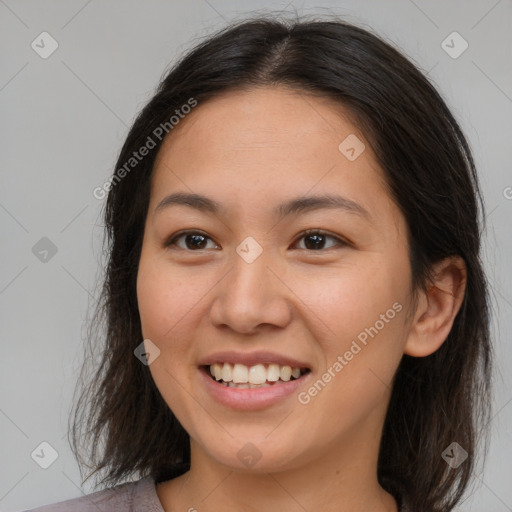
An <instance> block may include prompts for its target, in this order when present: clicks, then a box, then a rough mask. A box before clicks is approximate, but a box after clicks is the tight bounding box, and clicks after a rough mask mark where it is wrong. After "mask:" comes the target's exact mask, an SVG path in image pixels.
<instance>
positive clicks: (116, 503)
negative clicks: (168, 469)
mask: <svg viewBox="0 0 512 512" xmlns="http://www.w3.org/2000/svg"><path fill="white" fill-rule="evenodd" d="M99 511H100V512H117V511H122V512H132V511H133V512H135V511H141V512H142V511H144V512H164V509H163V508H162V505H161V503H160V501H159V499H158V495H157V493H156V488H155V481H154V479H153V478H152V477H151V476H147V477H145V478H142V479H140V480H137V481H136V482H126V483H124V484H120V485H117V486H115V487H111V488H108V489H103V490H102V491H97V492H94V493H92V494H87V495H85V496H81V497H79V498H74V499H70V500H66V501H60V502H58V503H53V504H51V505H44V506H42V507H38V508H34V509H31V510H26V511H25V512H99Z"/></svg>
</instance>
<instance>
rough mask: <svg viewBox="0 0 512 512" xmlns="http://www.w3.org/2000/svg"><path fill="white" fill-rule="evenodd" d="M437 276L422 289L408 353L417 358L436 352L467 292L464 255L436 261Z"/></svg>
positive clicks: (407, 346) (448, 331)
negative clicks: (425, 288) (424, 289)
mask: <svg viewBox="0 0 512 512" xmlns="http://www.w3.org/2000/svg"><path fill="white" fill-rule="evenodd" d="M432 274H433V276H434V277H433V279H432V281H431V282H430V285H429V286H428V288H427V290H426V291H421V292H420V296H419V298H418V303H417V304H418V305H417V308H416V312H415V315H414V318H413V321H412V323H411V326H410V331H409V336H408V338H407V343H406V345H405V349H404V353H405V354H407V355H409V356H413V357H425V356H429V355H430V354H433V353H434V352H435V351H436V350H437V349H438V348H439V347H440V346H441V345H442V344H443V343H444V342H445V340H446V338H447V337H448V334H449V333H450V331H451V329H452V326H453V322H454V320H455V317H456V316H457V313H458V312H459V310H460V307H461V304H462V301H463V299H464V295H465V291H466V264H465V262H464V260H463V259H462V258H461V257H460V256H451V257H448V258H445V259H444V260H442V261H440V262H438V263H436V264H435V265H434V266H433V269H432Z"/></svg>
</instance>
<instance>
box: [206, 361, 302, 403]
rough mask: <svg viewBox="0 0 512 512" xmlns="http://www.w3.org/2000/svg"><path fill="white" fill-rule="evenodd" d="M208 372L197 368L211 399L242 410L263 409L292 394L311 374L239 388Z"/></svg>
mask: <svg viewBox="0 0 512 512" xmlns="http://www.w3.org/2000/svg"><path fill="white" fill-rule="evenodd" d="M208 372H209V370H208V369H205V368H199V373H200V374H201V378H202V379H203V380H204V383H205V386H206V389H207V390H208V392H209V393H210V395H211V396H212V397H213V399H214V400H216V401H217V402H218V403H220V404H222V405H224V406H225V407H229V408H230V409H238V410H243V411H250V410H257V409H263V408H265V407H269V406H271V405H273V404H275V403H277V402H279V401H280V400H283V399H284V398H286V397H288V396H290V395H291V394H293V393H294V391H296V390H297V388H298V387H299V386H302V384H303V383H304V382H305V380H306V379H308V377H309V375H310V374H311V372H308V373H305V374H304V375H301V376H300V377H299V378H298V379H295V380H290V381H288V382H285V383H283V384H274V385H273V386H267V387H264V388H252V389H250V388H249V389H239V388H230V387H228V386H223V385H222V384H219V383H218V382H217V381H216V380H214V379H212V378H211V377H210V374H209V373H208Z"/></svg>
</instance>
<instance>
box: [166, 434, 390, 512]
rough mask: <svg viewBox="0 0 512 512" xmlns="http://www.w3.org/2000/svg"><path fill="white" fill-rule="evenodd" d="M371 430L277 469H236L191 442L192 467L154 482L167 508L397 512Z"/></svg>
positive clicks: (303, 456) (304, 455) (347, 437)
mask: <svg viewBox="0 0 512 512" xmlns="http://www.w3.org/2000/svg"><path fill="white" fill-rule="evenodd" d="M375 434H376V433H375V432H364V431H359V432H357V433H356V432H354V433H353V434H351V435H350V436H346V439H348V441H347V442H339V441H338V442H337V443H336V446H325V445H324V446H322V453H315V454H311V453H310V454H307V453H306V454H302V455H301V458H302V460H301V462H300V463H296V464H295V465H293V466H292V465H289V467H288V469H286V470H281V471H278V472H267V471H257V470H256V468H253V469H252V470H251V471H238V470H234V469H232V468H229V467H227V466H225V465H222V464H219V463H218V462H217V461H216V460H214V459H212V458H211V457H209V456H208V454H207V453H206V452H204V451H203V450H202V448H201V447H200V446H199V445H197V444H196V443H195V442H193V441H191V465H190V471H188V472H186V473H185V474H183V475H181V476H179V477H177V478H175V479H173V480H169V481H167V482H162V483H161V484H158V485H157V494H158V497H159V499H160V501H161V503H162V505H163V508H164V510H165V511H166V512H171V511H175V510H190V511H191V512H193V511H194V510H222V509H229V510H232V511H236V512H238V511H240V512H241V511H244V512H246V511H250V512H252V511H254V512H256V511H260V510H297V511H304V510H307V511H308V512H320V511H322V512H334V511H336V512H340V511H341V512H345V511H347V512H348V511H350V512H367V511H368V510H372V512H398V509H397V505H396V502H395V499H394V498H393V497H392V496H391V495H390V494H389V493H387V492H386V491H385V490H384V489H382V487H381V486H380V485H379V483H378V481H377V471H376V469H377V456H378V448H379V442H380V436H379V435H375ZM315 451H316V450H315Z"/></svg>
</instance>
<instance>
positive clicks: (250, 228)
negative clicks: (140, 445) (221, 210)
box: [137, 87, 465, 512]
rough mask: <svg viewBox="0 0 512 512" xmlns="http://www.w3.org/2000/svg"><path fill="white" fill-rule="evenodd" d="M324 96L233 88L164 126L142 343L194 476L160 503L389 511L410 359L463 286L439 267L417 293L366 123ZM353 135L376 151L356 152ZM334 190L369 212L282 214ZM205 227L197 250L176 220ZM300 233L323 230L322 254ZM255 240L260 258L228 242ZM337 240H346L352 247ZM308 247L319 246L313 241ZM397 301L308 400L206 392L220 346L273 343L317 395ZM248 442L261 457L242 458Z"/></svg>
mask: <svg viewBox="0 0 512 512" xmlns="http://www.w3.org/2000/svg"><path fill="white" fill-rule="evenodd" d="M343 114H344V112H343V110H342V108H341V107H340V106H339V105H338V104H336V103H333V102H332V101H331V100H328V99H322V98H318V97H314V96H311V95H309V94H306V93H303V92H297V91H293V90H290V89H286V88H282V87H273V88H269V87H265V88H260V89H252V90H249V91H239V92H230V93H227V94H225V95H222V96H220V97H217V98H215V99H213V100H211V101H208V102H205V103H204V104H199V105H198V106H197V107H196V109H194V111H193V112H192V113H191V114H189V115H188V116H187V118H186V119H184V120H183V121H182V122H181V123H180V125H178V126H177V127H176V128H175V129H174V130H173V131H172V132H171V133H170V135H169V136H168V138H167V139H166V141H165V143H164V145H163V147H162V148H161V150H160V152H159V155H158V157H157V161H156V164H155V168H154V172H153V176H152V183H151V199H150V205H149V210H148V216H147V220H146V225H145V232H144V241H143V248H142V254H141V259H140V265H139V273H138V279H137V294H138V304H139V311H140V316H141V321H142V329H143V335H144V338H145V339H147V338H148V339H150V340H151V341H152V342H153V343H154V344H155V345H157V346H158V347H159V349H160V356H159V357H158V358H157V359H156V360H155V361H154V362H153V363H152V364H151V365H150V367H149V368H150V371H151V374H152V376H153V378H154V380H155V383H156V385H157V386H158V389H159V390H160V392H161V394H162V396H163V398H164V399H165V401H166V403H167V404H168V405H169V407H170V408H171V409H172V410H173V412H174V414H175V415H176V416H177V418H178V419H179V421H180V422H181V424H182V425H183V427H184V428H185V429H186V430H187V432H188V433H189V434H190V437H191V470H190V471H189V472H187V473H185V474H184V475H182V476H181V477H179V478H176V479H174V480H171V481H168V482H164V483H161V484H159V485H157V493H158V496H159V498H160V501H161V502H162V505H163V507H164V509H165V510H166V511H171V510H172V511H174V510H189V509H190V508H191V507H194V508H196V509H197V510H200V511H203V510H205V511H215V510H221V509H222V508H228V507H229V509H230V510H235V511H242V510H244V511H252V510H254V511H256V510H258V511H259V510H271V509H272V510H286V511H303V510H304V509H306V510H308V512H316V511H320V510H322V511H323V512H328V511H334V510H336V511H340V510H343V511H345V510H346V511H349V510H350V511H352V512H359V511H368V510H372V511H375V512H384V511H388V512H391V511H396V510H397V506H396V502H395V500H394V498H393V497H392V496H391V495H390V494H388V493H387V492H385V491H384V490H383V489H382V488H381V487H380V485H379V484H378V481H377V457H378V449H379V443H380V438H381V432H382V426H383V423H384V419H385V414H386V409H387V405H388V403H389V398H390V396H391V388H392V384H393V377H394V374H395V372H396V369H397V367H398V365H399V363H400V360H401V358H402V355H403V354H404V353H407V354H409V355H413V356H417V357H422V356H426V355H429V354H431V353H433V352H434V351H435V350H437V348H439V346H440V345H441V344H442V343H443V341H444V340H445V339H446V336H447V335H448V333H449V331H450V329H451V326H452V323H453V320H454V317H455V315H456V313H457V311H458V309H459V307H460V303H461V301H462V298H463V293H464V287H465V268H464V263H463V262H462V261H461V260H460V259H457V258H452V259H447V260H445V261H443V262H440V263H439V264H438V265H437V266H436V269H435V270H436V273H437V274H436V275H437V280H436V281H435V282H433V283H431V286H430V287H428V288H427V291H426V292H423V291H420V290H419V291H418V297H417V301H416V302H414V301H413V295H412V293H411V267H410V263H409V254H408V250H409V249H408V240H407V224H406V221H405V218H404V217H403V215H402V214H401V212H400V210H399V208H398V207H397V205H396V204H395V203H394V202H393V201H392V199H391V198H390V195H389V193H388V191H387V188H386V185H385V182H384V174H383V172H382V170H381V169H380V168H379V167H378V165H377V164H376V160H375V157H374V155H373V153H372V150H371V147H370V145H369V143H368V142H367V140H366V139H365V137H364V133H361V132H360V130H359V129H358V128H357V127H356V126H355V125H354V124H352V123H351V122H350V121H349V119H348V117H347V116H346V115H343ZM350 134H355V135H356V136H357V137H358V138H359V139H360V140H361V141H363V142H364V143H365V146H366V149H365V150H364V151H363V153H362V154H361V155H360V156H359V157H358V158H357V159H356V160H354V161H350V160H349V159H348V158H346V156H345V155H344V154H342V152H341V151H340V150H339V149H338V146H339V144H340V143H341V142H342V141H343V140H344V139H345V138H346V137H347V136H348V135H350ZM174 192H185V193H190V192H193V193H197V194H203V195H206V196H208V197H210V198H211V199H214V200H215V201H217V202H219V203H221V204H222V205H223V206H224V207H225V208H226V215H221V214H218V215H213V214H211V213H205V212H200V211H198V210H195V209H193V208H191V207H187V206H175V205H174V206H170V207H169V208H166V209H163V210H161V211H160V212H158V213H156V214H154V212H155V207H156V206H157V204H158V203H159V202H160V201H161V200H162V199H163V198H164V197H165V196H167V195H168V194H170V193H174ZM334 193H335V194H338V195H342V196H344V197H346V198H348V199H350V200H352V201H355V202H356V203H358V204H359V205H361V206H362V207H364V208H365V209H366V210H367V211H368V214H369V216H368V218H365V217H364V216H361V215H358V214H356V213H354V212H348V211H344V210H341V209H338V210H335V209H321V210H316V211H310V212H307V213H302V214H291V215H289V216H288V217H285V218H282V219H279V218H278V217H275V216H274V215H273V213H272V210H273V208H274V206H275V205H277V204H280V203H281V202H284V201H286V200H289V199H292V198H296V197H298V196H306V195H321V194H334ZM188 229H190V230H200V231H201V232H203V233H205V234H206V235H207V236H208V237H209V238H207V239H206V241H205V244H206V245H205V246H204V248H203V249H196V248H194V245H193V243H191V242H190V240H189V244H188V246H187V244H186V241H187V240H186V237H185V236H182V237H180V238H179V239H178V240H176V244H177V245H174V246H169V247H165V242H166V241H167V240H168V239H169V238H170V237H171V235H173V234H174V233H177V232H178V231H181V230H188ZM306 229H318V230H324V231H328V232H329V235H330V236H331V235H332V236H334V237H338V238H339V239H340V241H337V239H336V238H330V237H328V238H326V239H325V242H324V246H323V247H324V248H322V246H321V248H320V249H315V248H314V244H312V243H311V244H308V242H311V239H310V238H309V239H308V236H302V232H303V231H304V230H306ZM248 236H251V237H253V238H254V239H255V240H256V241H257V242H258V243H259V245H260V246H261V247H262V249H263V252H262V253H261V255H260V256H259V257H258V258H257V259H256V260H255V261H253V262H252V263H250V264H249V263H247V262H246V261H244V259H242V258H241V257H240V256H239V255H238V253H237V252H236V248H237V247H238V246H239V244H240V243H241V242H242V241H243V240H244V239H245V238H246V237H248ZM343 241H345V243H343ZM308 247H313V248H308ZM396 303H398V304H399V305H400V306H401V311H400V312H398V313H396V315H395V316H394V318H393V319H391V320H389V321H388V322H386V323H385V326H384V327H383V328H381V329H380V330H379V331H378V334H377V335H375V336H374V337H373V338H368V343H367V345H366V346H363V348H362V350H361V351H360V352H358V353H357V354H356V355H354V357H353V359H352V360H351V361H348V364H347V365H346V366H344V367H343V370H342V371H339V372H337V373H336V376H335V377H334V378H332V379H331V381H330V382H329V383H328V384H327V385H326V386H325V387H324V388H323V389H322V390H321V392H319V393H318V394H317V395H316V396H314V397H312V398H311V400H310V401H309V403H307V404H302V403H300V402H299V400H298V399H297V393H292V394H291V395H290V396H288V397H287V398H285V399H283V400H281V401H280V402H279V403H277V404H275V405H272V406H270V407H267V408H263V409H261V410H257V411H250V412H241V411H236V410H231V409H229V408H227V407H225V406H222V405H220V404H218V403H216V402H215V401H213V400H212V399H210V398H209V396H208V394H207V392H206V390H205V387H204V384H203V382H202V380H201V379H200V378H199V377H200V375H199V372H198V364H199V359H200V358H201V357H204V356H205V355H209V354H212V353H214V352H217V351H221V350H232V349H233V350H239V351H247V352H252V351H254V350H256V349H262V350H273V351H275V352H278V353H279V354H286V355H290V356H291V357H295V358H297V359H299V360H301V361H306V362H307V363H308V366H309V367H310V368H311V370H312V373H311V374H310V375H309V377H308V383H307V384H306V383H305V384H304V385H303V386H302V387H301V388H300V389H299V390H298V391H299V392H300V391H307V389H308V388H309V387H310V386H311V385H312V383H313V382H315V381H316V380H317V379H319V378H320V377H321V376H322V374H323V373H324V372H326V370H327V369H328V368H329V367H332V366H333V364H334V363H335V362H336V360H337V358H338V356H340V355H341V356H343V354H344V353H345V352H346V351H347V350H349V349H350V346H351V343H352V341H353V340H355V339H356V338H357V336H358V334H360V333H361V332H362V331H364V330H365V328H369V327H370V326H374V325H375V324H376V321H377V320H379V319H380V318H381V316H380V315H382V314H384V313H385V312H386V311H387V310H389V309H390V308H392V306H393V304H396ZM247 442H251V443H253V444H254V445H256V446H257V448H258V450H259V451H260V453H261V455H262V456H261V459H260V460H259V461H258V463H257V464H256V465H255V466H253V467H252V468H248V467H246V466H245V465H244V464H243V462H242V461H241V460H239V458H238V457H237V453H238V452H239V450H240V449H241V448H242V447H243V446H244V445H245V444H246V443H247Z"/></svg>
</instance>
